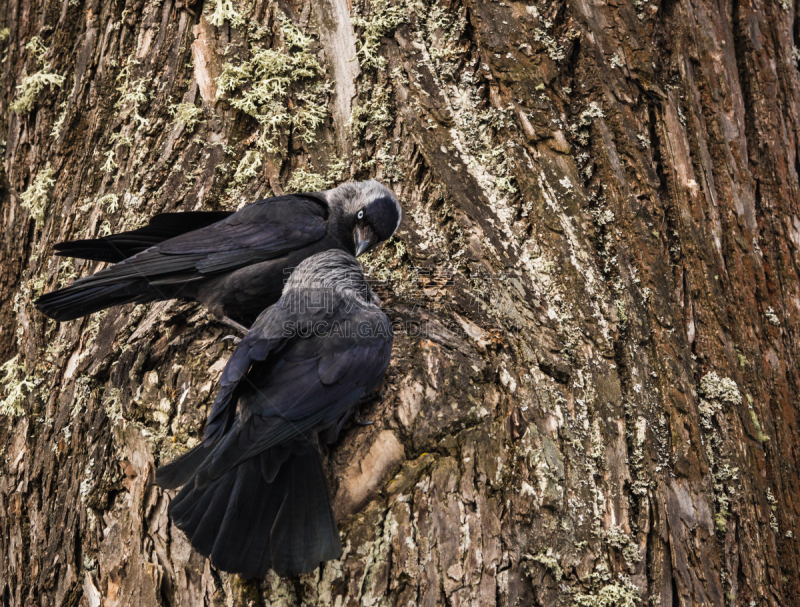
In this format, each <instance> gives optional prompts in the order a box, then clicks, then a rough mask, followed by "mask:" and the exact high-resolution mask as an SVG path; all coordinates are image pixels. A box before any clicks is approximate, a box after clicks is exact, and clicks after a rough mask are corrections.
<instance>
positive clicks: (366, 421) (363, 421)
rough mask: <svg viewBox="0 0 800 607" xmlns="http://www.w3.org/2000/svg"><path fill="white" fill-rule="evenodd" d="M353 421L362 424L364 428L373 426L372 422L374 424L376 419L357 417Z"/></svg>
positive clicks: (357, 424)
mask: <svg viewBox="0 0 800 607" xmlns="http://www.w3.org/2000/svg"><path fill="white" fill-rule="evenodd" d="M353 423H355V425H356V426H361V427H362V428H364V427H366V426H371V425H372V424H374V423H375V420H374V419H361V418H360V417H357V418H355V420H353Z"/></svg>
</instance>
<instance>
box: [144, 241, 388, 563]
mask: <svg viewBox="0 0 800 607" xmlns="http://www.w3.org/2000/svg"><path fill="white" fill-rule="evenodd" d="M378 303H379V302H378V300H377V298H376V297H375V295H374V294H373V293H372V291H371V290H370V288H369V286H368V284H367V282H366V280H365V279H364V275H363V271H362V269H361V265H360V264H359V263H358V261H356V259H355V258H354V257H352V256H351V255H349V254H347V253H345V252H344V251H327V252H325V253H320V254H318V255H315V256H313V257H310V258H309V259H306V260H305V261H303V262H302V263H301V264H300V265H299V266H298V267H297V269H296V270H295V271H294V273H293V274H292V276H291V278H290V279H289V281H288V283H287V284H286V288H285V290H284V292H283V295H282V297H281V299H280V300H279V301H278V303H276V304H275V305H274V306H272V307H271V308H269V309H268V310H265V311H264V313H263V314H261V316H259V317H258V319H257V320H256V322H255V323H254V325H253V327H252V329H251V330H250V331H249V332H248V333H247V335H246V336H245V337H244V339H242V341H241V343H240V344H239V345H238V347H237V348H236V350H235V351H234V353H233V354H232V355H231V358H230V359H229V360H228V363H227V365H226V366H225V370H224V371H223V374H222V380H221V386H220V390H219V393H218V394H217V397H216V399H215V400H214V403H213V405H212V407H211V411H210V413H209V417H208V421H207V423H206V431H205V437H204V440H203V442H202V443H200V444H199V445H198V446H196V447H195V448H194V449H192V450H191V451H189V452H187V453H186V454H184V455H182V456H181V457H179V458H178V459H176V460H174V461H172V462H170V463H169V464H168V465H166V466H163V467H161V468H159V469H158V471H157V472H156V482H157V483H158V484H159V485H161V486H162V487H165V488H177V487H181V486H183V489H181V491H180V492H179V493H178V495H177V496H176V497H175V498H173V500H172V502H171V503H170V506H169V513H170V516H171V518H172V519H173V521H174V523H175V524H176V525H177V526H178V528H180V529H181V530H183V532H184V533H186V535H187V536H188V537H189V539H190V541H191V543H192V546H194V548H195V549H196V550H197V551H198V552H200V553H201V554H203V555H205V556H208V557H209V558H210V559H211V562H212V563H213V564H214V565H215V566H216V567H218V568H219V569H222V570H224V571H229V572H233V573H240V574H242V575H244V576H246V577H261V576H263V575H265V574H266V572H267V570H268V569H269V568H272V569H274V570H275V572H276V573H278V574H279V575H282V576H290V575H297V574H300V573H308V572H310V571H313V570H314V569H315V568H316V567H318V566H319V564H320V563H321V562H323V561H326V560H329V559H334V558H338V557H339V556H340V554H341V551H342V547H341V542H340V540H339V531H338V529H337V525H336V520H335V518H334V515H333V511H332V509H331V505H330V497H329V492H328V488H327V483H326V479H325V475H324V472H323V469H322V462H321V459H320V453H319V450H318V445H319V443H320V442H332V441H334V440H336V437H337V435H338V433H339V430H340V429H341V427H342V425H343V424H344V423H345V422H346V421H347V419H348V418H349V417H350V416H351V415H352V413H353V411H354V408H355V407H356V403H357V402H358V401H359V399H361V397H363V396H365V395H367V394H369V393H370V392H372V391H374V390H375V389H376V388H377V387H378V385H379V383H380V381H381V379H382V378H383V375H384V373H385V372H386V368H387V365H388V364H389V358H390V355H391V350H392V330H391V325H390V323H389V319H388V318H387V317H386V315H385V314H384V313H383V312H381V310H380V308H379V307H378Z"/></svg>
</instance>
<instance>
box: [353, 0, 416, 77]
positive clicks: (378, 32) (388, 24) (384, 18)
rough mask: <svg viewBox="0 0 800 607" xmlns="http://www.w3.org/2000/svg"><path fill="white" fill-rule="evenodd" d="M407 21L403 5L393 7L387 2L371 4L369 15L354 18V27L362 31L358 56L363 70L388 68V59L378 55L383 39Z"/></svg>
mask: <svg viewBox="0 0 800 607" xmlns="http://www.w3.org/2000/svg"><path fill="white" fill-rule="evenodd" d="M358 10H359V9H358V8H356V11H358ZM406 20H407V16H406V12H405V7H404V6H403V5H402V4H398V5H394V6H392V5H390V4H389V2H388V1H387V0H375V1H374V2H370V8H369V14H368V15H366V16H364V15H362V14H360V13H356V14H355V15H354V16H353V18H352V23H353V27H356V28H358V29H359V30H360V32H359V34H358V47H357V49H356V56H357V57H358V62H359V63H360V64H361V67H362V68H363V69H369V68H374V69H377V70H383V69H385V68H386V63H387V61H386V58H385V57H381V56H380V55H379V54H378V47H379V46H380V43H381V39H382V38H383V37H384V36H385V35H386V34H388V33H389V32H391V31H393V30H394V29H395V28H396V27H397V26H398V25H400V24H401V23H402V22H403V21H406Z"/></svg>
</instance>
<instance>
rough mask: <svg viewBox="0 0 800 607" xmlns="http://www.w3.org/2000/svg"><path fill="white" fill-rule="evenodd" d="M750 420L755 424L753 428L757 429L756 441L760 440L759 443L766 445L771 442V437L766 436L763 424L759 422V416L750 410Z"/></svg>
mask: <svg viewBox="0 0 800 607" xmlns="http://www.w3.org/2000/svg"><path fill="white" fill-rule="evenodd" d="M750 420H751V421H752V422H753V426H755V429H756V440H758V442H759V443H766V442H767V441H769V436H767V435H766V434H764V431H763V430H762V429H761V424H760V423H759V421H758V416H757V415H756V412H755V411H753V410H752V409H750Z"/></svg>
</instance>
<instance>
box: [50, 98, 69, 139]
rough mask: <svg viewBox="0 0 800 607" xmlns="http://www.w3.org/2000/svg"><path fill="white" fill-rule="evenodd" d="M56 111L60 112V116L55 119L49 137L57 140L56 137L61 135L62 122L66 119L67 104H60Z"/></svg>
mask: <svg viewBox="0 0 800 607" xmlns="http://www.w3.org/2000/svg"><path fill="white" fill-rule="evenodd" d="M58 109H60V110H61V114H59V116H58V118H56V121H55V122H54V123H53V128H52V130H51V131H50V137H52V138H53V139H58V137H59V136H60V135H61V127H62V126H63V124H64V120H65V119H66V117H67V102H66V101H64V102H62V103H61V105H59V106H58Z"/></svg>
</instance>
